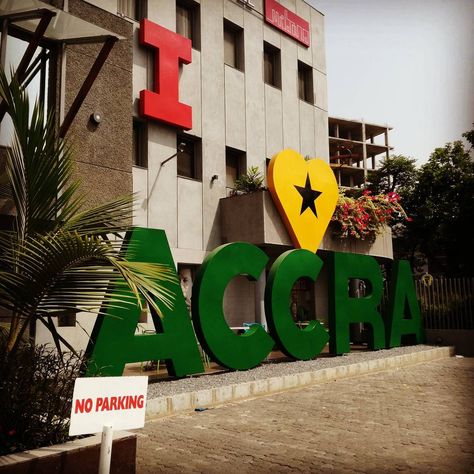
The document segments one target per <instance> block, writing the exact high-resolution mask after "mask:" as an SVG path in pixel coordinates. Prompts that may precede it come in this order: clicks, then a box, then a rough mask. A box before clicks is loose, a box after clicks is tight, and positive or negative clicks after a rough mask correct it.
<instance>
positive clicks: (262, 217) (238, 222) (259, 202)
mask: <svg viewBox="0 0 474 474" xmlns="http://www.w3.org/2000/svg"><path fill="white" fill-rule="evenodd" d="M220 210H221V229H222V240H223V242H225V243H227V242H239V241H241V242H250V243H252V244H255V245H282V246H285V247H288V248H290V247H292V246H293V244H292V243H291V240H290V236H289V235H288V232H287V231H286V228H285V225H284V224H283V222H282V220H281V217H280V214H279V213H278V210H277V209H276V207H275V205H274V203H273V200H272V197H271V195H270V193H269V192H268V191H258V192H256V193H251V194H242V195H240V196H232V197H228V198H224V199H221V200H220ZM319 248H320V249H321V250H330V251H333V252H351V253H359V254H364V255H372V256H374V257H383V258H390V259H393V247H392V232H391V229H390V228H389V227H387V228H386V232H384V233H382V234H380V235H379V236H377V238H376V239H375V242H372V243H369V242H365V241H363V240H357V239H334V238H332V236H331V230H330V229H329V230H328V231H327V232H326V235H325V236H324V238H323V241H322V242H321V245H320V247H319Z"/></svg>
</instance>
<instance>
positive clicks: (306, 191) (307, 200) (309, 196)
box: [295, 173, 322, 217]
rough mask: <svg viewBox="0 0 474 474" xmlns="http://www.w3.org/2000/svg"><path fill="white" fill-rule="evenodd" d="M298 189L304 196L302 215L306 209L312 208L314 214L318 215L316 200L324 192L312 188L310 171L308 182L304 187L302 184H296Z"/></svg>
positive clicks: (307, 177)
mask: <svg viewBox="0 0 474 474" xmlns="http://www.w3.org/2000/svg"><path fill="white" fill-rule="evenodd" d="M295 188H296V189H297V191H298V192H299V193H300V194H301V197H302V198H303V203H302V204H301V211H300V215H301V214H303V212H304V211H306V209H308V208H309V209H311V210H312V211H313V214H314V215H315V216H316V217H318V213H317V212H316V206H315V205H314V201H316V199H317V198H318V197H319V196H320V195H321V194H322V193H321V192H320V191H315V190H314V189H312V188H311V182H310V180H309V173H308V174H307V176H306V183H305V185H304V188H303V187H301V186H295Z"/></svg>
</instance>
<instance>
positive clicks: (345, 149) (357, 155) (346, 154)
mask: <svg viewBox="0 0 474 474" xmlns="http://www.w3.org/2000/svg"><path fill="white" fill-rule="evenodd" d="M328 122H329V156H330V165H331V168H332V169H333V171H334V174H335V175H336V178H337V181H338V183H339V186H344V187H351V188H352V187H356V186H360V185H362V184H364V183H365V182H366V180H367V173H368V171H370V170H373V169H375V167H376V162H377V160H376V158H377V157H378V158H383V157H388V156H389V153H390V150H392V149H393V147H391V146H390V145H389V141H388V132H389V130H392V127H389V126H388V125H376V124H372V123H365V122H364V121H360V120H348V119H342V118H336V117H329V119H328Z"/></svg>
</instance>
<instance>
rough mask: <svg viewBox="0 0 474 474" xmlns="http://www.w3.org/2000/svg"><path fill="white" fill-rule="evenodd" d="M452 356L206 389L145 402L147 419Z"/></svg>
mask: <svg viewBox="0 0 474 474" xmlns="http://www.w3.org/2000/svg"><path fill="white" fill-rule="evenodd" d="M454 353H455V352H454V347H438V348H436V349H428V350H426V351H418V352H412V353H410V354H403V355H398V356H391V357H384V358H381V359H373V360H369V361H364V362H358V363H355V364H349V365H340V366H337V367H330V368H326V369H320V370H315V371H312V372H301V373H298V374H291V375H283V376H280V377H271V378H268V379H262V380H254V381H251V382H242V383H239V384H234V385H226V386H222V387H215V388H209V389H206V390H199V391H197V392H187V393H179V394H176V395H171V396H164V397H159V398H152V399H150V400H148V401H147V407H146V418H147V419H151V418H157V417H162V416H169V415H174V414H177V413H181V412H185V411H190V410H194V409H195V408H209V407H215V406H219V405H223V404H225V403H228V402H234V401H242V400H248V399H252V398H257V397H262V396H265V395H270V394H273V393H278V392H283V391H286V390H291V389H295V388H300V387H306V386H309V385H314V384H318V383H324V382H328V381H334V380H340V379H344V378H348V377H356V376H359V375H365V374H370V373H374V372H380V371H383V370H391V369H396V368H401V367H406V366H409V365H414V364H420V363H423V362H429V361H433V360H438V359H444V358H447V357H452V356H453V355H454Z"/></svg>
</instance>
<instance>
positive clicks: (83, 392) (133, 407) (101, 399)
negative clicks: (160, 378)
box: [69, 376, 148, 436]
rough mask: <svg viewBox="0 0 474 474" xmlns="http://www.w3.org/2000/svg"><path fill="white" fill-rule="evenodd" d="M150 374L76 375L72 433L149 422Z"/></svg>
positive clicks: (96, 431) (135, 426)
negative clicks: (148, 391) (148, 375)
mask: <svg viewBox="0 0 474 474" xmlns="http://www.w3.org/2000/svg"><path fill="white" fill-rule="evenodd" d="M147 388H148V377H146V376H145V377H84V378H78V379H76V383H75V385H74V394H73V397H72V410H71V425H70V427H69V436H74V435H80V434H93V433H100V432H102V429H103V427H104V426H105V425H112V426H113V429H114V431H115V430H126V429H132V428H142V427H143V426H144V425H145V407H146V394H147Z"/></svg>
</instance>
